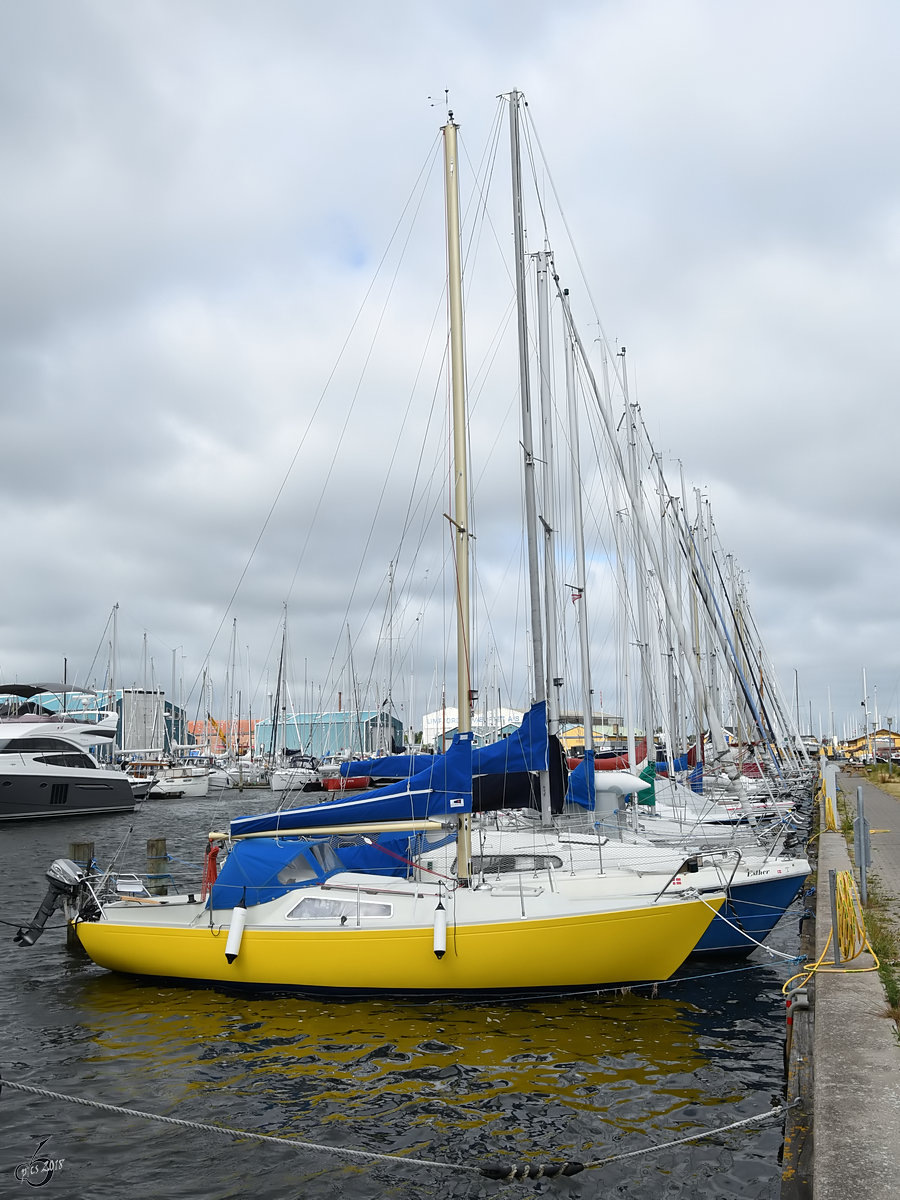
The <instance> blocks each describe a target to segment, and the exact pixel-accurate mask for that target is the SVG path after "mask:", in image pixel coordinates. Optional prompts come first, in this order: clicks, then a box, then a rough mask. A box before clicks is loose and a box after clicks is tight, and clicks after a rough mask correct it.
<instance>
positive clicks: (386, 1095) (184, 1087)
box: [79, 974, 723, 1132]
mask: <svg viewBox="0 0 900 1200" xmlns="http://www.w3.org/2000/svg"><path fill="white" fill-rule="evenodd" d="M79 999H80V1003H81V1009H82V1011H81V1014H80V1016H81V1018H82V1020H83V1022H84V1024H85V1025H86V1026H87V1028H88V1030H89V1031H90V1036H91V1039H92V1041H93V1044H94V1046H95V1047H96V1053H95V1055H93V1056H91V1060H92V1061H102V1062H109V1061H110V1060H116V1061H117V1062H118V1063H119V1064H120V1065H123V1066H125V1067H126V1069H127V1067H128V1064H133V1068H134V1071H135V1073H137V1072H138V1070H140V1072H144V1073H146V1072H150V1073H151V1074H152V1075H153V1076H155V1077H160V1082H162V1080H163V1079H164V1080H165V1093H166V1094H167V1095H168V1096H169V1097H170V1098H171V1099H172V1100H173V1101H174V1103H175V1104H176V1105H177V1103H178V1102H179V1100H178V1096H179V1095H180V1096H181V1097H182V1098H183V1099H187V1098H189V1097H193V1098H194V1099H195V1100H196V1099H197V1098H198V1097H197V1093H198V1090H199V1091H200V1092H202V1094H203V1098H204V1101H205V1103H206V1104H207V1105H209V1103H210V1101H211V1100H212V1099H213V1098H214V1097H218V1099H219V1100H222V1101H224V1100H225V1099H227V1097H226V1096H224V1095H223V1094H222V1093H223V1092H230V1093H235V1094H236V1096H241V1097H244V1098H246V1099H252V1100H253V1101H254V1102H257V1103H259V1102H262V1103H264V1104H266V1105H267V1106H269V1107H274V1108H275V1109H279V1108H280V1109H281V1112H282V1118H283V1119H282V1120H281V1121H279V1122H278V1123H277V1127H278V1128H280V1129H286V1128H289V1127H290V1125H291V1123H292V1122H294V1121H298V1120H302V1118H303V1116H304V1114H307V1113H309V1112H311V1111H313V1110H314V1111H315V1114H316V1119H317V1121H319V1122H321V1123H328V1122H337V1123H340V1122H352V1123H354V1124H355V1125H359V1124H364V1123H365V1122H367V1121H369V1120H373V1121H379V1120H384V1119H385V1116H386V1114H387V1115H388V1116H389V1117H390V1120H391V1121H393V1120H395V1119H397V1118H399V1116H400V1115H401V1114H402V1119H403V1121H404V1123H405V1124H406V1125H407V1126H408V1127H410V1128H414V1127H416V1126H418V1125H428V1126H437V1127H438V1128H441V1127H444V1128H450V1127H452V1128H454V1129H474V1128H477V1127H479V1126H489V1125H491V1123H492V1122H496V1121H499V1120H502V1121H503V1122H505V1124H504V1128H505V1129H506V1130H507V1131H510V1132H514V1131H515V1130H516V1128H517V1126H518V1125H519V1124H520V1120H521V1117H522V1114H521V1112H520V1111H518V1110H520V1109H521V1107H522V1106H521V1104H518V1103H517V1098H518V1097H529V1098H530V1099H531V1100H537V1101H540V1102H541V1104H542V1105H544V1107H548V1108H549V1107H550V1106H559V1107H560V1108H561V1109H564V1110H565V1111H566V1112H570V1113H572V1114H573V1115H575V1114H577V1113H579V1112H580V1113H583V1114H594V1115H595V1116H599V1117H600V1118H601V1119H602V1120H603V1121H604V1122H610V1123H612V1124H613V1125H614V1126H615V1127H616V1128H617V1129H619V1130H621V1131H630V1130H633V1129H641V1128H643V1129H646V1126H647V1122H648V1121H652V1119H653V1117H654V1116H656V1115H659V1116H663V1115H665V1114H667V1113H670V1112H672V1111H673V1110H677V1109H678V1108H680V1107H682V1106H683V1105H684V1104H701V1105H702V1104H716V1105H719V1104H721V1103H722V1099H723V1098H722V1096H721V1095H720V1096H717V1097H711V1096H707V1095H705V1093H704V1089H703V1088H702V1087H701V1086H698V1084H697V1082H696V1081H695V1080H694V1079H693V1078H692V1076H693V1075H694V1073H695V1072H699V1071H701V1070H702V1069H703V1068H704V1067H705V1066H706V1065H708V1057H707V1055H706V1054H705V1053H704V1050H703V1048H702V1047H701V1040H702V1038H701V1031H700V1026H699V1023H698V1019H697V1011H698V1010H696V1009H695V1008H694V1007H693V1006H692V1005H691V1004H690V1003H689V1002H686V1001H684V1000H672V999H667V998H660V997H650V996H646V995H645V996H640V995H637V994H626V995H616V996H602V997H596V996H594V997H582V998H554V999H545V1000H542V1001H540V1002H534V1001H530V1002H527V1003H518V1004H480V1005H459V1004H449V1003H447V1004H445V1003H428V1004H402V1003H397V1002H389V1001H385V1000H359V1001H354V1002H350V1001H345V1002H335V1001H333V1000H326V999H308V998H299V997H284V996H282V997H273V998H265V997H247V996H243V995H239V996H236V995H231V994H225V993H220V992H217V991H214V990H207V989H190V988H183V987H166V986H161V985H158V984H152V983H148V984H141V983H137V982H136V981H134V980H130V979H127V978H125V977H122V976H116V975H111V974H103V975H102V976H95V977H90V978H85V979H84V980H83V985H82V987H81V988H80V989H79ZM216 1111H217V1112H218V1113H219V1114H220V1115H219V1116H218V1117H217V1119H219V1120H222V1117H221V1113H222V1111H223V1110H222V1108H221V1107H219V1106H218V1105H216ZM517 1112H518V1116H517ZM273 1115H274V1114H273Z"/></svg>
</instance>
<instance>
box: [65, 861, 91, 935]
mask: <svg viewBox="0 0 900 1200" xmlns="http://www.w3.org/2000/svg"><path fill="white" fill-rule="evenodd" d="M69 858H71V860H72V862H73V863H77V864H78V866H79V867H82V868H83V869H84V872H85V874H90V870H91V864H92V863H93V861H94V843H93V842H69ZM66 949H67V950H74V951H75V952H76V953H80V954H82V955H83V954H84V949H83V948H82V945H81V942H79V940H78V934H77V933H76V932H75V927H74V926H73V925H66ZM85 957H86V956H85Z"/></svg>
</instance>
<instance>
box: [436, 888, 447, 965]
mask: <svg viewBox="0 0 900 1200" xmlns="http://www.w3.org/2000/svg"><path fill="white" fill-rule="evenodd" d="M446 951H447V910H446V908H444V906H443V904H442V903H441V901H440V900H438V905H437V908H436V909H435V910H434V956H435V958H443V957H444V954H445V953H446Z"/></svg>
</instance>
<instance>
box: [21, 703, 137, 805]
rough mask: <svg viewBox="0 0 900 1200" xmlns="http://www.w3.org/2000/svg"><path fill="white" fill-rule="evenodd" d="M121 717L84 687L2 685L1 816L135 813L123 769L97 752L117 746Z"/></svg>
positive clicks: (133, 797)
mask: <svg viewBox="0 0 900 1200" xmlns="http://www.w3.org/2000/svg"><path fill="white" fill-rule="evenodd" d="M73 695H75V696H78V697H79V698H80V699H79V701H78V703H79V704H80V705H81V706H82V707H81V708H79V709H78V710H77V711H76V710H75V709H74V707H73V705H72V704H71V702H70V697H71V696H73ZM91 697H93V707H91V706H90V703H91V701H90V698H91ZM117 722H118V715H117V713H115V712H114V711H107V710H105V709H101V708H100V707H99V705H98V704H97V697H96V693H94V692H92V691H90V690H89V689H87V688H73V687H71V686H67V685H66V684H60V683H34V684H24V683H11V684H0V820H3V821H21V820H30V819H31V818H34V817H63V816H69V815H79V816H81V815H84V814H86V813H117V812H133V811H134V807H135V796H134V793H133V791H132V788H131V784H130V783H129V781H128V779H127V778H126V776H125V774H124V772H122V771H120V770H118V769H117V768H116V767H113V766H110V765H105V764H103V763H101V762H100V761H99V759H98V758H96V757H95V755H94V753H93V752H92V751H93V750H94V749H96V748H97V747H101V746H110V747H111V746H112V745H113V744H114V743H115V737H116V726H117Z"/></svg>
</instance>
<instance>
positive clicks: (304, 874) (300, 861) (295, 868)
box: [278, 854, 319, 884]
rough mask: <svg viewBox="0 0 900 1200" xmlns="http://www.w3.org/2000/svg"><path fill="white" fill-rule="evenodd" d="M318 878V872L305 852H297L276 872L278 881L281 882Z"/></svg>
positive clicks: (305, 881)
mask: <svg viewBox="0 0 900 1200" xmlns="http://www.w3.org/2000/svg"><path fill="white" fill-rule="evenodd" d="M318 878H319V872H318V871H316V869H315V868H314V867H313V865H312V863H311V862H310V861H309V859H308V858H307V857H306V855H305V854H298V855H297V856H296V857H295V858H292V859H291V861H290V862H289V863H287V864H286V865H285V866H283V867H282V868H281V870H280V871H279V872H278V882H279V883H283V884H291V883H309V881H310V880H311V879H318Z"/></svg>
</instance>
